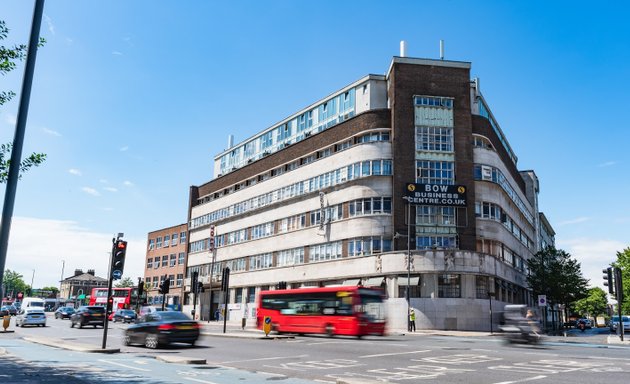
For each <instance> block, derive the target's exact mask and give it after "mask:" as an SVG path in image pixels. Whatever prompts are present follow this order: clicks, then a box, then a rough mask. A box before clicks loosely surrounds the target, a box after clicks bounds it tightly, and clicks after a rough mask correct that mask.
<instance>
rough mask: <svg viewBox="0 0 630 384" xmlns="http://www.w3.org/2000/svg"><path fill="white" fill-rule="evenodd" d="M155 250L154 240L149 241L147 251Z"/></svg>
mask: <svg viewBox="0 0 630 384" xmlns="http://www.w3.org/2000/svg"><path fill="white" fill-rule="evenodd" d="M154 248H155V239H149V251H151V250H153V249H154Z"/></svg>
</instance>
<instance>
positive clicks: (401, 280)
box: [398, 276, 421, 298]
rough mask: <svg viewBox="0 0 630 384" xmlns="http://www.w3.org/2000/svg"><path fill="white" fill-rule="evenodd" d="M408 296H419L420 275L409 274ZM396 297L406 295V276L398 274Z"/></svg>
mask: <svg viewBox="0 0 630 384" xmlns="http://www.w3.org/2000/svg"><path fill="white" fill-rule="evenodd" d="M409 283H410V284H411V285H410V286H409V297H421V296H420V286H421V285H420V276H410V278H409ZM398 297H405V298H406V297H407V276H398Z"/></svg>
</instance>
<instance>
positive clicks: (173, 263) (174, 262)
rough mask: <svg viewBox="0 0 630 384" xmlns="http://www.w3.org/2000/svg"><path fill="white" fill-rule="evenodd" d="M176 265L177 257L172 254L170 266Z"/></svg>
mask: <svg viewBox="0 0 630 384" xmlns="http://www.w3.org/2000/svg"><path fill="white" fill-rule="evenodd" d="M176 264H177V255H176V254H174V253H171V255H170V262H169V266H170V267H174V266H175V265H176Z"/></svg>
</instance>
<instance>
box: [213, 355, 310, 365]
mask: <svg viewBox="0 0 630 384" xmlns="http://www.w3.org/2000/svg"><path fill="white" fill-rule="evenodd" d="M307 356H308V355H297V356H277V357H262V358H260V359H248V360H232V361H222V362H221V363H219V364H234V363H244V362H247V361H264V360H281V359H298V358H300V357H307Z"/></svg>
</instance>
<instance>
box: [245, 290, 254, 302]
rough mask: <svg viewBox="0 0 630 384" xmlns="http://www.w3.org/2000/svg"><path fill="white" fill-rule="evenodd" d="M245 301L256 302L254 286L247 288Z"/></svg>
mask: <svg viewBox="0 0 630 384" xmlns="http://www.w3.org/2000/svg"><path fill="white" fill-rule="evenodd" d="M247 302H248V303H254V302H256V287H248V288H247Z"/></svg>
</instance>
